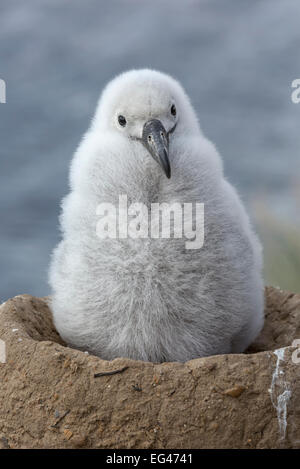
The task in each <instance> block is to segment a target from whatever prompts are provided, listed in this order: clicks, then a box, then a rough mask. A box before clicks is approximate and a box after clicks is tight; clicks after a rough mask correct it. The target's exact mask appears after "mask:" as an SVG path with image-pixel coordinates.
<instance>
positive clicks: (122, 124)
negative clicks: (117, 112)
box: [118, 116, 126, 127]
mask: <svg viewBox="0 0 300 469" xmlns="http://www.w3.org/2000/svg"><path fill="white" fill-rule="evenodd" d="M118 122H119V124H120V125H121V126H122V127H125V125H126V119H125V117H124V116H118Z"/></svg>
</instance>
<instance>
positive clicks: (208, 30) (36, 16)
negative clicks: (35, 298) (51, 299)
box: [0, 0, 300, 301]
mask: <svg viewBox="0 0 300 469" xmlns="http://www.w3.org/2000/svg"><path fill="white" fill-rule="evenodd" d="M299 18H300V2H299V0H284V1H283V0H226V1H224V0H197V1H196V0H194V1H192V0H184V1H182V0H151V1H141V0H111V1H105V0H85V1H80V0H73V1H72V2H69V1H66V0H26V1H22V0H19V1H16V0H2V1H1V4H0V78H2V79H4V80H5V81H6V85H7V103H6V104H0V158H1V174H0V177H1V181H0V213H1V221H0V227H1V228H0V269H1V270H0V300H1V301H3V300H5V299H7V298H8V297H11V296H13V295H16V294H20V293H30V294H33V295H39V296H41V295H46V294H48V292H49V289H48V286H47V267H48V262H49V256H50V253H51V251H52V249H53V247H54V245H55V244H56V243H57V241H58V239H59V231H58V214H59V203H60V200H61V198H62V197H63V195H65V194H66V192H67V190H68V185H67V173H68V166H69V162H70V159H71V157H72V154H73V152H74V150H75V148H76V146H77V144H78V143H79V140H80V137H81V135H82V133H83V132H84V131H85V130H86V129H87V127H88V124H89V121H90V119H91V117H92V115H93V112H94V109H95V105H96V101H97V99H98V95H99V93H100V91H101V89H102V87H103V86H104V84H105V83H106V82H107V81H108V80H110V79H111V78H112V77H113V76H114V75H116V74H118V73H119V72H121V71H124V70H127V69H130V68H138V67H152V68H156V69H159V70H162V71H165V72H168V73H170V74H172V75H174V76H175V77H177V78H178V79H179V80H180V81H181V82H182V83H183V85H184V87H185V88H186V90H187V92H188V94H189V95H190V96H191V99H192V101H193V103H194V106H195V108H196V110H197V112H198V115H199V118H200V122H201V125H202V128H203V130H204V132H205V133H206V135H207V136H208V137H209V138H210V139H211V140H213V141H214V142H215V143H216V145H217V147H218V148H219V150H220V152H221V154H222V156H223V159H224V165H225V172H226V175H227V176H228V178H229V179H230V181H231V182H232V183H234V184H235V186H236V187H237V188H238V190H239V192H240V194H241V195H242V197H243V200H244V201H245V203H246V205H247V207H248V209H249V211H250V212H251V215H252V219H253V221H254V223H255V224H256V226H257V228H258V230H259V232H260V234H261V237H262V239H263V242H264V247H265V263H266V268H265V270H266V274H265V275H266V283H272V284H274V285H275V286H277V285H279V286H280V287H282V288H287V289H290V290H294V291H298V292H300V217H299V199H300V165H299V160H300V158H299V153H300V132H299V125H300V104H298V105H297V104H294V103H292V101H291V92H292V89H291V83H292V81H293V80H294V79H295V78H300V60H299V59H300V27H299Z"/></svg>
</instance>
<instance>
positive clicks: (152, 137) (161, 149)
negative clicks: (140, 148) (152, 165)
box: [142, 119, 171, 179]
mask: <svg viewBox="0 0 300 469" xmlns="http://www.w3.org/2000/svg"><path fill="white" fill-rule="evenodd" d="M142 142H143V144H144V145H145V147H146V148H147V150H148V151H149V153H150V154H151V156H152V157H153V158H154V159H155V161H156V162H157V163H158V164H159V165H160V166H161V167H162V168H163V170H164V172H165V175H166V176H167V178H168V179H170V177H171V167H170V161H169V136H168V134H167V132H166V129H165V128H164V126H163V125H162V123H161V122H160V121H159V120H158V119H151V120H149V121H148V122H146V123H145V124H144V128H143V136H142Z"/></svg>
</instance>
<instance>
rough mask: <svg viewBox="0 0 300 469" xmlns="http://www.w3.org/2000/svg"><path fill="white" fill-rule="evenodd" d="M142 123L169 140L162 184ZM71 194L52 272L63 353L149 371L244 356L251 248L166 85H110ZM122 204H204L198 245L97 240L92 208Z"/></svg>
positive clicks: (216, 170) (256, 322)
mask: <svg viewBox="0 0 300 469" xmlns="http://www.w3.org/2000/svg"><path fill="white" fill-rule="evenodd" d="M124 94H125V95H126V99H125V101H124V102H123V101H122V100H123V99H124ZM130 96H131V97H132V98H131V99H129V97H130ZM127 100H129V102H130V104H128V103H127ZM135 100H137V103H138V104H137V105H136V108H134V101H135ZM174 102H175V103H176V108H177V112H176V114H177V115H176V118H174V120H173V121H172V118H171V117H170V116H169V115H168V114H167V112H168V111H169V110H170V107H171V106H172V105H173V103H174ZM130 106H131V108H130ZM132 106H133V107H132ZM128 108H129V109H128ZM111 109H113V111H111V112H110V110H111ZM166 109H167V110H166ZM126 110H127V113H126ZM120 112H122V115H123V114H124V116H125V117H126V121H127V122H128V129H126V131H125V130H124V129H121V128H119V127H118V122H116V119H117V117H116V116H118V115H120ZM173 117H174V116H173ZM149 118H150V119H159V121H160V122H162V123H163V125H164V128H165V129H166V132H168V131H169V132H170V131H171V132H172V133H171V132H170V133H169V135H168V138H169V147H168V152H169V160H170V166H171V177H170V179H168V178H167V177H166V174H164V172H163V171H162V168H161V167H160V165H159V164H157V161H155V160H154V158H152V157H151V155H150V153H149V151H148V149H147V148H146V147H145V145H143V144H142V143H141V141H140V139H141V137H142V128H143V126H144V125H145V121H147V120H148V119H149ZM174 126H175V130H174ZM126 132H127V133H126ZM165 171H167V170H166V168H165ZM70 183H71V191H70V193H69V195H68V196H67V197H66V198H65V199H64V201H63V206H62V215H61V227H62V233H63V239H62V241H61V242H60V244H59V245H58V247H57V248H56V249H55V251H54V254H53V258H52V263H51V269H50V284H51V286H52V293H53V295H52V311H53V316H54V321H55V325H56V327H57V330H58V332H59V333H60V334H61V336H62V338H63V339H65V340H66V342H67V343H68V344H70V345H71V346H74V347H76V348H80V349H83V350H88V351H89V352H91V353H93V354H95V355H98V356H100V357H101V358H103V359H113V358H116V357H129V358H132V359H140V360H148V361H155V362H161V361H186V360H189V359H192V358H196V357H200V356H205V355H212V354H220V353H230V352H242V351H244V350H245V348H246V347H247V346H248V345H249V344H250V343H251V342H252V341H253V340H254V338H255V337H256V336H257V334H258V333H259V331H260V329H261V327H262V324H263V284H262V278H261V263H262V261H261V247H260V243H259V241H258V239H257V237H256V235H255V233H254V232H253V230H252V228H251V226H250V223H249V220H248V217H247V214H246V212H245V210H244V208H243V206H242V204H241V202H240V200H239V197H238V195H237V194H236V192H235V190H234V189H233V188H232V186H231V185H230V184H229V183H228V182H227V181H226V180H225V179H224V176H223V169H222V163H221V159H220V157H219V155H218V153H217V151H216V150H215V148H214V146H213V145H212V144H211V143H210V142H209V141H208V140H206V139H205V137H204V136H203V135H202V132H201V130H200V128H199V126H198V123H197V119H196V117H195V114H194V111H193V109H192V107H191V105H190V103H189V101H188V98H187V97H186V95H185V94H184V92H183V91H182V89H181V87H180V85H178V83H177V82H175V80H173V79H171V78H170V77H168V76H166V75H163V74H160V73H158V72H153V71H148V70H143V71H134V72H129V73H127V74H124V75H122V76H121V77H118V78H117V79H115V80H114V81H113V82H112V84H110V85H109V86H108V88H107V89H106V90H105V91H104V93H103V96H102V98H101V100H100V104H99V107H98V110H97V113H96V117H95V119H94V122H93V124H92V126H91V129H90V130H89V131H88V132H87V134H86V136H85V138H84V139H83V141H82V143H81V145H80V147H79V149H78V150H77V152H76V154H75V157H74V159H73V162H72V166H71V176H70ZM120 195H123V196H124V195H126V196H127V201H128V205H130V204H132V203H143V204H144V205H145V206H146V207H147V208H148V209H149V214H150V213H151V204H153V203H166V204H174V203H179V204H180V205H181V207H182V209H184V204H186V203H188V204H190V203H193V204H196V203H203V204H204V244H203V246H202V247H201V249H186V241H187V239H186V238H185V237H181V238H173V237H171V238H167V239H163V238H161V237H159V238H153V237H151V236H150V235H149V236H147V237H145V238H137V239H133V238H131V237H124V238H120V237H118V236H117V237H116V238H115V239H111V238H108V237H107V238H105V239H101V238H99V236H97V232H96V227H97V221H98V219H99V217H98V216H97V207H98V206H99V204H101V203H110V204H113V205H114V206H115V207H118V203H119V196H120ZM190 217H194V215H190ZM146 218H147V220H146ZM144 221H145V222H148V221H149V219H148V215H147V214H146V213H141V214H140V222H141V224H143V222H144ZM154 221H155V220H154ZM156 221H157V220H156Z"/></svg>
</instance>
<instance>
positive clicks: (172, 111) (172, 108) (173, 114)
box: [171, 104, 176, 117]
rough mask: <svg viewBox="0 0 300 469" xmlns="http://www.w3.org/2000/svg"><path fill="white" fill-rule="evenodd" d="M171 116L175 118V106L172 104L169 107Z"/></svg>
mask: <svg viewBox="0 0 300 469" xmlns="http://www.w3.org/2000/svg"><path fill="white" fill-rule="evenodd" d="M171 114H172V116H174V117H175V116H176V106H175V104H172V107H171Z"/></svg>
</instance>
